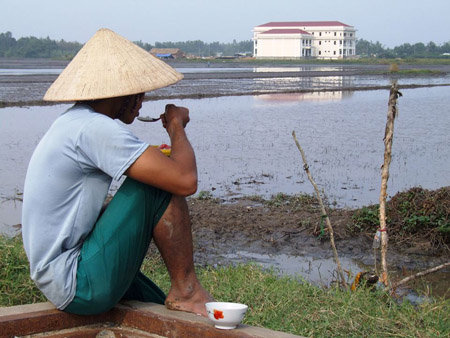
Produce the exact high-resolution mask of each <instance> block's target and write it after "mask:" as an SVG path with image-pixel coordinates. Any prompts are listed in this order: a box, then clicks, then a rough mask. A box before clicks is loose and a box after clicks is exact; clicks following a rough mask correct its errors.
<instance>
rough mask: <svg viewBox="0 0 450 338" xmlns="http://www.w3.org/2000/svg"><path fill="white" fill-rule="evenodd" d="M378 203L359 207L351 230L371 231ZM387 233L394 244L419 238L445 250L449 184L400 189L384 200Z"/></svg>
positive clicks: (376, 223) (449, 222) (448, 230)
mask: <svg viewBox="0 0 450 338" xmlns="http://www.w3.org/2000/svg"><path fill="white" fill-rule="evenodd" d="M378 211H379V205H378V204H377V205H372V206H368V207H363V208H361V209H358V210H356V211H355V213H354V215H353V223H354V228H353V231H373V230H374V229H376V228H377V227H378V226H379V224H380V223H379V217H378ZM386 214H387V226H388V231H389V237H390V238H391V239H393V240H394V241H395V242H396V243H397V244H401V243H413V242H418V241H420V242H422V243H428V245H429V247H430V248H434V249H445V250H449V246H450V187H443V188H440V189H438V190H432V191H431V190H426V189H423V188H420V187H416V188H412V189H410V190H407V191H404V192H400V193H398V194H396V195H395V196H393V197H392V198H391V199H390V200H389V201H388V202H387V203H386Z"/></svg>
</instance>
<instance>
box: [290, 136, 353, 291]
mask: <svg viewBox="0 0 450 338" xmlns="http://www.w3.org/2000/svg"><path fill="white" fill-rule="evenodd" d="M292 136H293V137H294V141H295V144H296V145H297V148H298V150H299V151H300V154H301V155H302V160H303V164H304V165H303V169H304V170H305V172H306V175H307V176H308V179H309V181H310V182H311V184H312V185H313V187H314V190H315V192H316V195H317V199H318V200H319V203H320V207H321V209H322V217H324V218H325V221H326V224H327V228H328V231H329V233H330V242H331V247H332V248H333V254H334V261H335V263H336V265H337V269H338V273H339V276H340V278H341V281H342V284H343V285H344V287H345V288H347V283H346V282H345V277H344V273H343V270H342V266H341V262H340V260H339V256H338V253H337V250H336V245H335V244H334V232H333V228H332V226H331V222H330V219H329V217H328V215H327V212H326V210H325V206H324V204H323V201H322V198H321V197H320V192H319V188H318V187H317V184H316V182H315V181H314V179H313V178H312V175H311V172H310V171H309V166H308V162H307V161H306V156H305V153H304V151H303V149H302V147H301V146H300V143H299V142H298V140H297V137H296V136H295V131H293V132H292Z"/></svg>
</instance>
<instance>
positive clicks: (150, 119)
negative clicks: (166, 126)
mask: <svg viewBox="0 0 450 338" xmlns="http://www.w3.org/2000/svg"><path fill="white" fill-rule="evenodd" d="M137 119H138V120H139V121H142V122H156V121H158V120H160V119H161V117H150V116H138V117H137Z"/></svg>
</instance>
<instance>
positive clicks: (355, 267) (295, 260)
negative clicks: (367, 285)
mask: <svg viewBox="0 0 450 338" xmlns="http://www.w3.org/2000/svg"><path fill="white" fill-rule="evenodd" d="M223 256H224V257H225V258H227V259H228V260H229V261H231V262H235V263H248V262H253V263H256V264H258V265H261V266H262V267H264V268H268V269H270V268H273V269H275V270H276V271H278V272H279V273H280V274H281V275H288V276H300V277H301V278H303V279H304V280H306V281H308V282H310V283H312V284H314V285H319V286H330V285H331V283H333V282H334V281H336V264H335V262H334V259H333V258H331V257H330V258H319V257H312V256H290V255H286V254H277V255H265V254H257V253H252V252H247V251H237V252H235V253H231V254H225V255H223ZM339 259H340V261H341V265H342V266H343V267H345V270H347V271H350V272H351V274H352V275H355V274H356V273H358V272H360V271H365V270H367V269H369V267H368V266H366V265H364V264H363V263H361V262H358V261H357V260H355V259H352V258H346V257H340V258H339Z"/></svg>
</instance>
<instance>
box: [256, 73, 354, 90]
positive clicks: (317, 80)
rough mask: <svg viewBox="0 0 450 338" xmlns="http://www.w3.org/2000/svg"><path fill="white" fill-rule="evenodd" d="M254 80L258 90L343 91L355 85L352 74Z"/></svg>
mask: <svg viewBox="0 0 450 338" xmlns="http://www.w3.org/2000/svg"><path fill="white" fill-rule="evenodd" d="M252 80H253V88H254V89H255V90H257V91H262V90H270V91H280V92H283V91H284V92H292V91H296V90H298V91H305V90H308V91H309V90H311V91H313V90H316V91H323V90H326V91H342V90H345V89H348V88H352V87H354V77H352V76H305V77H273V78H255V79H252Z"/></svg>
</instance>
